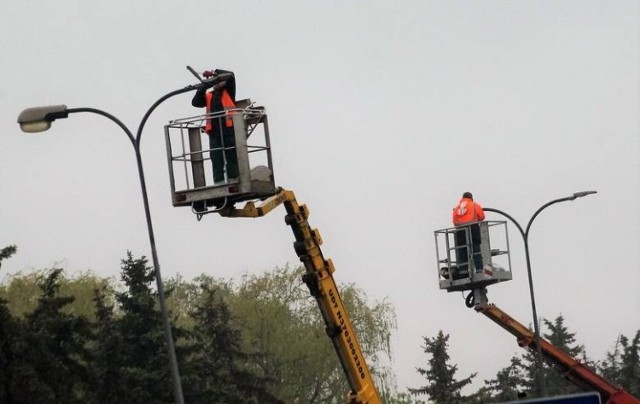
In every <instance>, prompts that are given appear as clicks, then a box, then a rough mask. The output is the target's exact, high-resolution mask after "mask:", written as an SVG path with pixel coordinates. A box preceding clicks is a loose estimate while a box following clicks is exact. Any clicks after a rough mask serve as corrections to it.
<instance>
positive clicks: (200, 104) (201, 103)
mask: <svg viewBox="0 0 640 404" xmlns="http://www.w3.org/2000/svg"><path fill="white" fill-rule="evenodd" d="M206 92H207V89H206V88H199V89H198V90H197V91H196V94H195V95H194V96H193V99H192V100H191V105H193V106H194V107H196V108H204V107H206V106H207V100H206V97H205V93H206Z"/></svg>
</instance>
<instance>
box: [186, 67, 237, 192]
mask: <svg viewBox="0 0 640 404" xmlns="http://www.w3.org/2000/svg"><path fill="white" fill-rule="evenodd" d="M203 75H204V76H205V77H207V78H209V77H216V76H219V80H217V81H214V82H212V83H215V84H212V86H211V87H209V88H201V89H199V90H198V91H196V94H195V95H194V96H193V99H192V100H191V105H193V106H194V107H197V108H203V107H206V108H207V114H208V115H209V114H213V113H215V114H216V117H215V118H211V115H209V118H208V119H206V121H205V127H204V131H205V132H206V133H207V134H208V135H209V148H210V149H211V161H212V165H213V182H214V184H220V183H224V182H225V168H226V174H227V175H226V182H230V181H234V180H236V179H237V178H238V155H237V154H236V138H235V133H234V130H233V119H232V114H233V112H232V111H229V110H233V109H235V107H236V78H235V75H234V74H233V72H231V71H228V70H221V69H216V70H214V71H213V72H211V71H207V72H205V73H204V74H203ZM224 111H229V112H226V113H224ZM223 151H224V152H223ZM225 163H226V164H225Z"/></svg>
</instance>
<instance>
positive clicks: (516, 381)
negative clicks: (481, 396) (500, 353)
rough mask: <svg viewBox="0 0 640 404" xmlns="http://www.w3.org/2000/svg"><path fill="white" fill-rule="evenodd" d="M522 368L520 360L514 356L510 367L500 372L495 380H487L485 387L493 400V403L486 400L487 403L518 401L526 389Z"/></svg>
mask: <svg viewBox="0 0 640 404" xmlns="http://www.w3.org/2000/svg"><path fill="white" fill-rule="evenodd" d="M522 367H523V365H522V361H521V360H520V358H518V357H516V356H514V357H512V358H511V363H510V364H509V366H507V367H506V368H503V369H501V370H499V371H498V373H497V374H496V378H495V379H491V380H485V381H484V382H485V386H486V389H487V390H488V392H489V393H490V398H491V401H489V400H488V399H485V402H505V401H515V400H517V399H518V397H519V394H520V392H521V391H523V390H524V389H525V388H524V386H525V379H524V377H523V374H522Z"/></svg>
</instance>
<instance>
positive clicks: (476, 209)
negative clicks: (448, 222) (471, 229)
mask: <svg viewBox="0 0 640 404" xmlns="http://www.w3.org/2000/svg"><path fill="white" fill-rule="evenodd" d="M480 220H484V210H483V209H482V206H480V204H479V203H475V202H474V201H473V200H472V199H469V198H462V199H460V202H458V205H456V207H455V208H453V224H454V225H456V226H458V225H461V224H465V223H471V222H477V221H480Z"/></svg>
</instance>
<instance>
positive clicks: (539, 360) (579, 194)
mask: <svg viewBox="0 0 640 404" xmlns="http://www.w3.org/2000/svg"><path fill="white" fill-rule="evenodd" d="M595 193H597V191H584V192H576V193H574V194H573V195H571V196H567V197H564V198H559V199H554V200H553V201H550V202H547V203H545V204H544V205H542V206H541V207H540V208H539V209H538V210H537V211H536V212H535V213H534V214H533V216H532V217H531V219H529V223H527V228H526V230H522V226H520V223H518V221H516V219H514V218H513V217H511V216H510V215H509V214H508V213H506V212H503V211H501V210H498V209H494V208H484V210H485V211H487V212H493V213H497V214H499V215H502V216H504V217H506V218H507V219H509V220H511V222H513V224H515V225H516V227H517V228H518V231H520V235H521V236H522V240H523V241H524V253H525V257H526V261H527V277H528V279H529V295H530V297H531V311H532V314H533V332H534V334H535V344H536V373H537V379H538V380H537V381H538V383H537V384H538V394H539V396H540V397H545V396H546V395H547V389H546V386H545V381H544V377H543V374H542V348H541V344H540V327H539V325H538V312H537V310H536V299H535V294H534V293H533V276H532V273H531V258H530V256H529V230H530V229H531V224H533V221H534V219H535V218H536V217H537V216H538V215H539V214H540V212H542V211H543V210H544V209H545V208H547V207H549V206H551V205H553V204H556V203H559V202H566V201H573V200H575V199H577V198H581V197H583V196H587V195H591V194H595Z"/></svg>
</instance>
